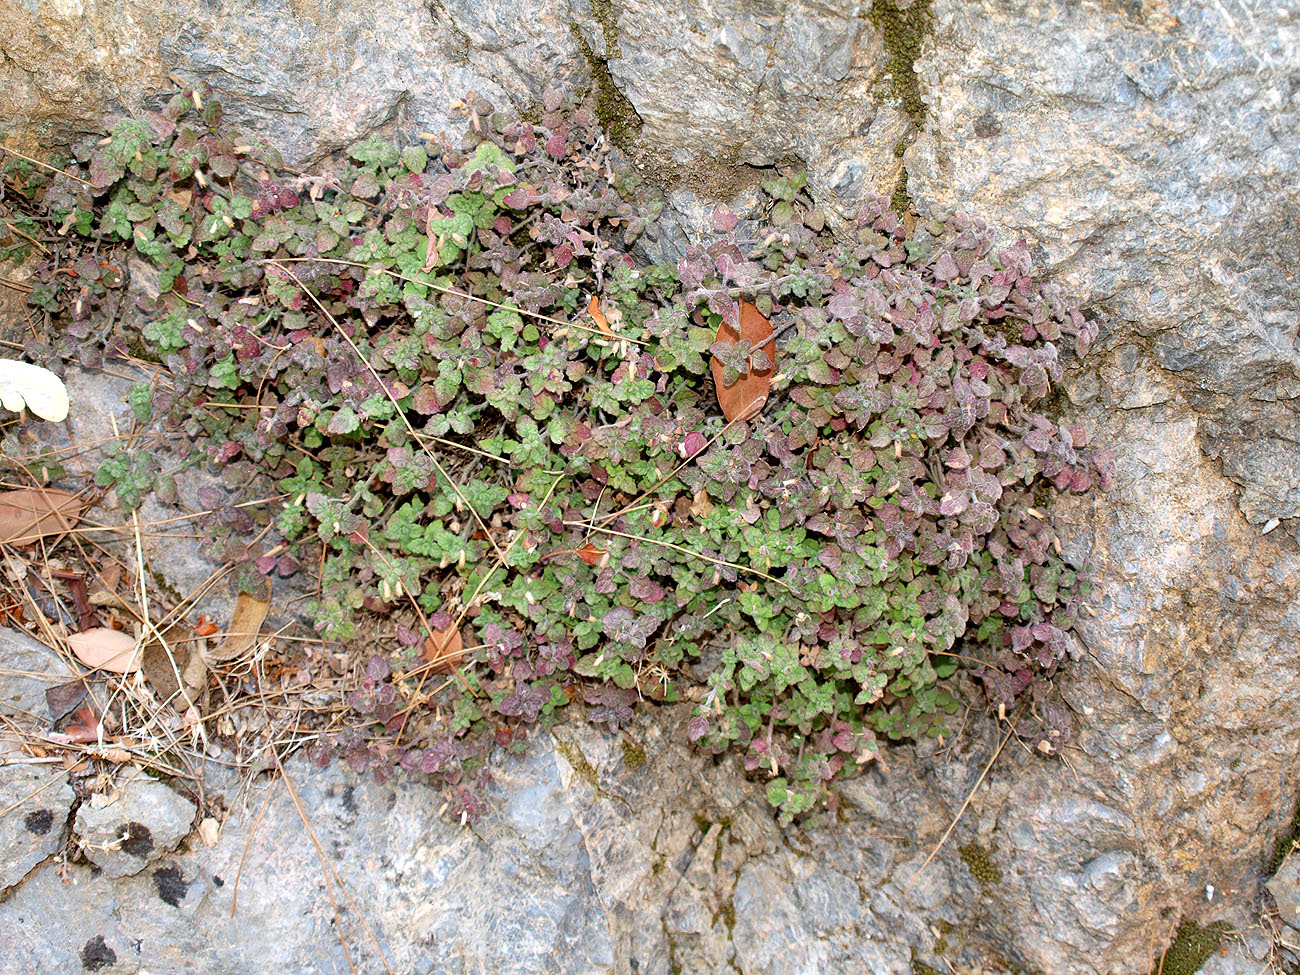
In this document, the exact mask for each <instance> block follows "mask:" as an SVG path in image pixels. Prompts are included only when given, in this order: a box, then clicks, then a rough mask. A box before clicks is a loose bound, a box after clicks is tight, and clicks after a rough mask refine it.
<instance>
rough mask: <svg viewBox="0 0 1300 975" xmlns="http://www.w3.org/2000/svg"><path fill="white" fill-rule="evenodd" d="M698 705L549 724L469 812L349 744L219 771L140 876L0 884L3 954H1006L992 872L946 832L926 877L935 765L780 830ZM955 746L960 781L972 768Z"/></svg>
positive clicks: (665, 967)
mask: <svg viewBox="0 0 1300 975" xmlns="http://www.w3.org/2000/svg"><path fill="white" fill-rule="evenodd" d="M687 717H688V712H687V711H686V709H683V708H678V709H674V710H669V711H666V712H663V713H661V714H659V715H656V716H655V717H653V718H651V717H650V716H645V717H643V718H642V719H640V720H639V721H638V722H637V723H636V724H634V725H633V726H632V727H631V728H630V729H628V731H627V732H625V733H623V734H622V735H620V736H610V735H609V734H607V733H605V732H602V731H600V730H598V729H596V728H593V727H581V726H579V727H564V728H560V729H557V731H556V732H555V733H554V734H553V735H552V734H546V733H538V734H537V735H535V736H534V739H533V741H532V742H531V745H532V747H531V748H530V749H529V751H528V753H527V755H526V756H525V757H524V758H523V759H522V760H515V759H513V758H508V757H504V756H498V757H497V759H496V760H495V771H496V785H495V787H494V790H493V794H492V806H491V810H490V812H489V813H488V814H487V815H486V816H485V817H484V818H483V819H481V820H480V821H478V822H477V823H475V824H473V825H472V826H462V825H461V824H460V823H458V822H455V821H448V820H447V819H446V818H440V817H439V816H438V815H437V811H436V808H431V807H430V802H429V798H430V797H429V795H428V793H427V791H426V790H425V789H424V788H423V787H421V786H419V785H412V784H403V783H396V784H388V785H384V786H375V785H373V784H366V783H359V782H357V780H356V779H355V777H354V776H353V775H352V774H351V773H349V772H347V771H346V769H345V768H344V767H343V766H341V765H339V766H334V767H331V768H329V769H326V770H324V771H320V770H314V769H312V768H310V767H308V766H307V765H306V764H305V763H303V762H301V761H297V760H295V761H293V762H291V763H289V766H288V769H287V771H288V775H287V778H286V779H284V780H276V781H274V782H272V781H270V780H269V779H267V778H265V777H264V778H262V779H259V780H256V781H255V782H254V783H252V784H251V786H250V787H249V788H247V789H245V788H243V787H242V783H241V782H240V780H239V779H238V778H237V777H228V778H224V779H223V777H222V776H220V775H219V774H214V775H213V776H212V779H211V781H210V782H209V789H208V793H207V796H208V801H209V802H213V803H221V804H225V805H228V806H229V808H230V816H229V818H228V819H227V820H226V821H225V823H224V824H223V826H222V828H221V833H220V838H219V839H218V840H217V842H216V843H215V845H213V846H211V847H209V846H206V845H204V844H202V843H200V842H199V841H198V840H197V839H195V840H193V841H192V845H191V846H190V847H189V848H187V849H182V850H180V851H177V852H176V853H175V854H174V855H170V856H164V857H162V858H161V859H159V860H157V861H156V862H155V863H153V864H151V865H150V866H149V867H148V868H147V869H145V870H143V871H142V872H138V873H135V874H134V875H133V876H122V877H114V876H112V875H111V872H110V871H103V872H98V871H95V870H92V869H91V868H89V867H87V866H84V865H81V864H75V863H73V864H60V863H56V862H53V861H51V862H48V863H46V864H44V865H43V866H41V867H39V868H37V870H36V871H35V872H34V873H33V874H32V875H31V876H30V877H29V878H28V879H27V881H26V882H24V883H23V884H21V885H20V886H18V887H17V888H15V889H14V891H13V892H12V894H11V895H10V896H9V897H8V899H7V900H5V901H4V902H3V903H0V924H3V926H4V929H5V930H6V932H7V933H8V934H7V937H6V938H5V939H3V941H0V968H3V969H4V970H11V969H12V970H15V971H17V970H19V969H22V970H27V971H35V972H40V973H47V972H48V973H55V972H58V973H64V972H75V971H80V970H82V969H85V970H90V971H101V970H102V971H106V972H112V973H118V972H121V973H134V972H145V971H149V972H155V973H159V972H179V971H184V970H189V969H187V968H186V966H187V964H189V965H193V964H195V962H196V960H201V962H202V968H203V970H211V971H221V972H225V973H229V975H242V973H248V975H254V973H262V972H265V971H268V970H274V969H275V968H277V967H283V968H285V969H286V970H292V971H318V972H345V971H347V970H348V955H349V954H350V956H351V959H352V962H353V964H355V965H356V966H357V970H358V971H377V970H381V968H382V966H381V963H380V961H379V958H378V953H379V951H380V950H382V952H383V956H384V958H385V959H386V960H387V963H388V964H389V965H390V966H391V968H392V970H393V971H395V972H422V973H423V972H428V973H459V972H465V971H479V970H484V971H499V972H519V973H539V972H592V973H616V972H642V973H654V975H669V973H670V972H674V971H689V972H693V973H702V975H703V973H714V972H716V973H720V975H721V973H731V972H734V971H737V970H739V971H741V972H745V973H747V975H758V973H799V972H807V973H821V972H836V971H845V972H847V971H854V972H862V971H869V972H872V973H880V975H910V973H911V972H913V970H914V969H913V962H914V960H917V961H922V962H927V960H928V963H929V964H931V965H942V964H943V961H942V959H947V960H949V961H950V962H952V963H953V964H965V965H971V964H976V963H979V962H981V961H982V960H985V959H987V958H989V957H992V955H991V952H992V949H991V948H990V947H989V945H988V943H987V942H986V941H985V940H984V935H983V933H982V925H983V924H984V920H985V919H986V918H987V916H988V914H989V912H990V910H991V909H992V905H993V901H992V899H991V896H990V893H989V891H990V890H991V889H992V888H991V887H989V886H987V885H986V882H985V881H981V880H980V879H977V877H976V876H975V874H974V873H973V872H972V871H971V869H970V868H969V867H968V866H966V865H964V864H963V862H962V861H961V860H960V858H959V856H958V854H957V851H956V847H955V846H949V847H947V848H946V849H945V851H944V853H942V854H941V856H940V857H939V858H937V859H936V860H935V861H934V862H933V863H931V864H930V865H929V866H928V868H927V869H926V870H925V872H924V873H922V874H920V875H918V874H917V867H918V866H919V864H920V862H921V861H922V860H923V859H924V857H925V852H926V851H925V850H924V849H922V848H920V847H916V846H913V847H911V848H910V849H905V848H904V847H903V846H902V845H901V844H900V842H899V839H900V834H901V833H903V832H906V834H907V835H917V834H918V833H920V834H925V835H935V834H937V833H938V832H939V831H940V830H941V829H942V828H943V827H944V825H946V821H947V817H948V815H949V803H950V802H951V801H952V800H953V799H954V796H945V795H944V794H943V792H942V790H936V789H933V788H928V787H927V786H925V785H924V781H925V779H926V778H927V776H926V774H925V772H924V769H925V768H926V767H927V766H928V765H929V764H930V762H929V761H928V760H926V759H920V758H911V759H908V758H904V761H903V763H902V764H900V765H899V766H898V767H896V768H893V769H891V771H890V772H889V773H888V774H882V773H873V774H872V775H870V776H868V777H867V778H866V779H864V780H863V781H862V782H861V783H858V784H855V785H854V786H852V787H851V788H850V790H849V791H848V793H847V794H846V801H845V803H844V805H843V807H842V811H841V813H840V816H839V820H838V822H836V823H834V824H832V825H830V826H828V827H826V828H821V829H814V830H811V831H807V830H798V829H795V830H790V831H782V830H780V829H778V828H777V827H776V825H775V824H774V822H773V818H772V816H771V814H770V813H769V812H768V810H767V807H766V800H765V799H764V798H763V796H762V794H761V791H760V790H759V789H757V788H756V787H755V786H754V785H753V784H752V783H749V782H747V781H746V780H745V779H743V778H742V777H740V776H739V775H737V773H736V771H735V769H734V767H733V766H732V765H731V764H729V763H724V764H720V765H713V764H710V763H707V762H704V763H702V762H700V761H699V760H698V759H697V758H695V757H694V756H693V755H692V754H691V753H690V751H689V750H688V749H687V748H686V747H684V746H683V745H682V742H683V741H684V740H685V738H684V734H682V732H684V726H685V721H686V719H687ZM991 744H992V742H982V743H980V744H979V745H977V746H975V750H976V752H978V751H979V750H980V749H983V748H987V747H989V746H991ZM947 767H948V768H949V771H950V772H951V771H952V770H953V769H954V768H956V767H961V768H963V774H962V775H961V776H959V777H957V778H954V780H953V781H954V785H956V784H959V782H958V779H960V781H961V783H964V782H966V781H967V780H969V779H970V778H973V776H974V775H976V774H978V766H977V765H974V764H972V765H971V767H970V768H965V765H964V763H962V762H961V761H958V762H957V765H956V766H954V765H952V764H949V765H948V766H947ZM967 772H968V773H969V775H967V774H965V773H967ZM154 785H156V786H157V787H158V788H166V787H165V786H162V785H161V784H160V783H156V782H155V783H154ZM291 790H292V791H291ZM268 791H269V798H268V795H267V794H268ZM955 798H956V799H957V801H960V796H955ZM295 800H296V801H295ZM84 808H85V803H83V804H82V809H84ZM304 816H305V817H306V822H307V823H310V830H309V829H308V827H307V825H305V822H304ZM318 843H319V847H318V846H317V844H318ZM320 854H323V855H324V856H325V857H326V861H327V863H328V865H329V866H328V867H327V868H326V867H322V863H321V860H320ZM241 863H242V868H241ZM326 871H328V874H327V873H326ZM326 876H328V878H329V879H328V880H327V879H325V878H326ZM986 879H987V878H986ZM70 904H74V905H75V910H68V906H69V905H70ZM336 908H337V915H338V924H337V925H336V923H335V912H336ZM53 916H58V917H59V919H60V920H59V922H58V924H57V925H55V924H51V923H50V918H51V917H53ZM340 931H341V932H342V935H343V939H342V940H341V939H340V937H339V932H340ZM345 944H346V947H345ZM377 946H378V947H377Z"/></svg>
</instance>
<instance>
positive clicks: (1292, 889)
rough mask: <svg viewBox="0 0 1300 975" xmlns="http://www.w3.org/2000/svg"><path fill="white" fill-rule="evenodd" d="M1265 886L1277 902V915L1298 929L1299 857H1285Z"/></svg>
mask: <svg viewBox="0 0 1300 975" xmlns="http://www.w3.org/2000/svg"><path fill="white" fill-rule="evenodd" d="M1265 886H1266V887H1268V892H1269V893H1270V894H1272V895H1273V902H1274V903H1275V904H1277V913H1278V916H1279V917H1280V918H1281V919H1282V920H1283V921H1285V922H1286V923H1287V924H1289V925H1290V926H1291V927H1292V928H1293V929H1294V930H1296V931H1300V857H1295V856H1290V857H1287V859H1286V861H1285V862H1283V864H1282V866H1281V867H1280V868H1278V871H1277V873H1276V874H1274V875H1273V877H1272V879H1271V880H1269V881H1268V883H1267V884H1265Z"/></svg>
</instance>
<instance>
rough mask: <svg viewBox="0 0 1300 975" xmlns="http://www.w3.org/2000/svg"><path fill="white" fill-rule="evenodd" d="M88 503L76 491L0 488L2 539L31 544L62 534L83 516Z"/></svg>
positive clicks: (14, 542)
mask: <svg viewBox="0 0 1300 975" xmlns="http://www.w3.org/2000/svg"><path fill="white" fill-rule="evenodd" d="M85 507H86V502H85V501H84V500H83V499H82V498H79V497H77V495H75V494H69V493H68V492H67V491H56V490H54V489H53V488H21V489H19V490H17V491H3V492H0V542H5V543H8V544H10V545H28V544H31V543H32V542H34V541H36V540H38V539H41V538H44V537H46V536H47V535H58V534H61V533H62V532H65V531H67V530H68V529H69V528H71V527H72V526H73V525H75V524H76V523H77V522H78V521H79V520H80V518H81V512H82V511H83V510H84V509H85Z"/></svg>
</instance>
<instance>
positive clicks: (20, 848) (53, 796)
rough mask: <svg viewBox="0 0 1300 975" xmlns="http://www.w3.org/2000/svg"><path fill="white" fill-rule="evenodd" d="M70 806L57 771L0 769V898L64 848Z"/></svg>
mask: <svg viewBox="0 0 1300 975" xmlns="http://www.w3.org/2000/svg"><path fill="white" fill-rule="evenodd" d="M72 801H73V794H72V786H70V785H69V784H68V776H67V773H66V772H64V771H63V769H62V768H59V767H56V768H53V769H52V768H50V767H49V766H45V765H4V766H0V813H2V814H3V815H0V894H3V893H4V892H5V891H7V890H8V889H9V888H11V887H13V886H14V885H15V884H17V883H19V882H21V881H22V879H23V878H24V877H26V876H27V874H28V873H29V872H31V870H32V868H34V867H35V866H36V865H37V864H39V863H41V862H42V861H44V860H47V859H49V858H50V857H51V856H53V855H54V854H55V853H57V852H58V851H59V850H61V849H62V848H63V842H64V839H65V835H66V831H67V829H66V828H67V823H68V811H69V809H71V807H72Z"/></svg>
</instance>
